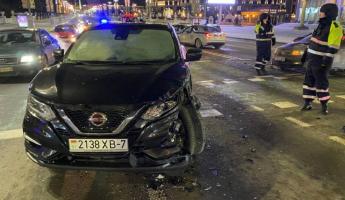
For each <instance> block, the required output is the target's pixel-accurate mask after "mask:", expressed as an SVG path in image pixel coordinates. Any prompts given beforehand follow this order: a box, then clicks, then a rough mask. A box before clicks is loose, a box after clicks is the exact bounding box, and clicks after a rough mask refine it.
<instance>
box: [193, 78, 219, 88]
mask: <svg viewBox="0 0 345 200" xmlns="http://www.w3.org/2000/svg"><path fill="white" fill-rule="evenodd" d="M213 82H214V81H213V80H205V81H197V82H196V84H198V85H201V86H204V87H207V88H214V87H215V86H216V85H215V84H214V83H213Z"/></svg>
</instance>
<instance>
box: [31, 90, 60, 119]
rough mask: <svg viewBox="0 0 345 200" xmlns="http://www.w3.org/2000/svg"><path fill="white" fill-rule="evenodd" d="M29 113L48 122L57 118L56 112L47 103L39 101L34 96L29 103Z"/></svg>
mask: <svg viewBox="0 0 345 200" xmlns="http://www.w3.org/2000/svg"><path fill="white" fill-rule="evenodd" d="M27 111H28V112H29V113H30V114H31V115H33V116H35V117H37V118H39V119H43V120H46V121H50V120H53V119H55V118H56V116H55V113H54V111H53V110H52V109H51V108H50V106H48V105H47V104H45V103H42V102H40V101H38V100H37V99H36V98H34V97H33V96H32V95H30V96H29V98H28V102H27Z"/></svg>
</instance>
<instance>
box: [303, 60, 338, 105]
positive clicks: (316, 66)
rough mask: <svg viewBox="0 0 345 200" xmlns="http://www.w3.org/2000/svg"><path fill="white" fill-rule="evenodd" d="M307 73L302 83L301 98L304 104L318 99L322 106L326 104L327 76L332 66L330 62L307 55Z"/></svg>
mask: <svg viewBox="0 0 345 200" xmlns="http://www.w3.org/2000/svg"><path fill="white" fill-rule="evenodd" d="M307 62H308V63H307V71H306V73H305V78H304V83H303V98H304V99H305V101H306V102H312V101H313V100H315V99H319V101H320V102H321V103H322V104H326V103H327V102H328V101H329V99H330V98H331V97H330V94H329V88H328V87H329V82H328V74H329V70H330V68H331V66H332V61H330V60H329V58H328V59H327V62H328V63H325V58H324V57H322V56H318V55H313V54H308V60H307Z"/></svg>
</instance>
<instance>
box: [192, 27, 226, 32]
mask: <svg viewBox="0 0 345 200" xmlns="http://www.w3.org/2000/svg"><path fill="white" fill-rule="evenodd" d="M194 30H195V31H196V32H203V33H205V32H208V33H219V32H221V29H220V27H217V26H215V27H212V26H196V27H195V28H194Z"/></svg>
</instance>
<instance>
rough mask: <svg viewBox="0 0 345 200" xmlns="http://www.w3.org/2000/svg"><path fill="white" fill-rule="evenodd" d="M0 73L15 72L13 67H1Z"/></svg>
mask: <svg viewBox="0 0 345 200" xmlns="http://www.w3.org/2000/svg"><path fill="white" fill-rule="evenodd" d="M0 72H13V67H1V68H0Z"/></svg>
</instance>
